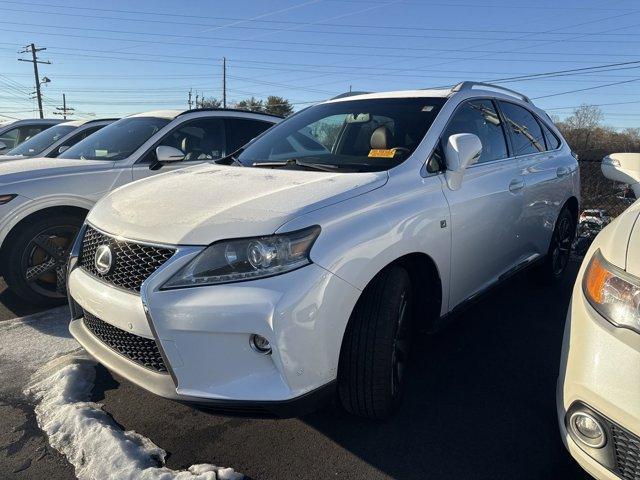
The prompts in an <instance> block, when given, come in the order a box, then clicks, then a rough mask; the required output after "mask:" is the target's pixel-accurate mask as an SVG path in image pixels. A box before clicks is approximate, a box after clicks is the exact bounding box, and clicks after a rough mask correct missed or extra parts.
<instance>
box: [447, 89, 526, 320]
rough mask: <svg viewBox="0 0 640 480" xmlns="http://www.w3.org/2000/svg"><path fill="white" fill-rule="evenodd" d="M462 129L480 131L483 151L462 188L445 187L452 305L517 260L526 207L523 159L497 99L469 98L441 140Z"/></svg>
mask: <svg viewBox="0 0 640 480" xmlns="http://www.w3.org/2000/svg"><path fill="white" fill-rule="evenodd" d="M457 133H473V134H475V135H477V136H478V138H480V141H481V142H482V154H481V156H480V159H479V161H478V163H476V164H475V165H472V166H470V167H469V168H468V169H467V170H466V171H465V173H464V177H463V180H462V186H461V187H460V189H458V190H451V189H449V188H448V187H446V186H445V187H444V191H445V197H446V199H447V201H448V202H449V208H450V210H451V276H450V279H451V286H450V299H449V301H450V307H451V308H453V307H455V306H456V305H458V304H460V303H461V302H463V301H464V300H466V299H468V298H470V297H472V296H473V295H475V294H477V293H479V292H480V291H482V290H484V289H485V288H486V287H488V286H489V285H491V284H492V283H494V282H495V281H497V280H498V279H499V278H500V276H501V275H503V274H505V273H507V272H509V271H510V270H512V269H513V268H515V267H516V266H517V265H518V263H519V262H520V259H521V256H522V239H521V238H520V227H521V221H522V217H523V208H524V202H523V195H522V193H523V190H524V178H523V175H522V172H521V168H520V165H519V163H518V160H517V159H515V158H513V157H512V156H511V154H510V152H509V147H508V144H507V137H506V131H505V129H504V125H503V123H502V120H501V118H500V116H499V115H498V111H497V109H496V106H495V104H494V103H493V101H492V100H489V99H478V100H469V101H467V102H465V103H463V104H462V105H460V106H459V107H458V109H457V110H456V112H455V113H454V114H453V116H452V117H451V120H450V122H449V124H448V126H447V128H446V129H445V131H444V134H443V136H442V139H441V145H442V146H443V147H444V145H446V142H447V140H448V138H449V136H451V135H454V134H457Z"/></svg>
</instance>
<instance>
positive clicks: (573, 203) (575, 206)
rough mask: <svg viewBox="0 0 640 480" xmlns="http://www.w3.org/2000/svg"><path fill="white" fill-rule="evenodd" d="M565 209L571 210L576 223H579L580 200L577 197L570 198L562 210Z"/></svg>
mask: <svg viewBox="0 0 640 480" xmlns="http://www.w3.org/2000/svg"><path fill="white" fill-rule="evenodd" d="M565 207H566V208H568V209H569V211H570V212H571V215H573V218H574V220H575V221H576V223H578V216H579V215H580V205H579V203H578V199H577V198H576V197H575V196H571V197H569V198H568V199H567V200H566V201H565V202H564V204H563V205H562V208H565Z"/></svg>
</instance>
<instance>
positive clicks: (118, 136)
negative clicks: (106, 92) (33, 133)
mask: <svg viewBox="0 0 640 480" xmlns="http://www.w3.org/2000/svg"><path fill="white" fill-rule="evenodd" d="M169 121H170V120H169V119H167V118H156V117H128V118H123V119H122V120H118V121H117V122H114V123H112V124H110V125H107V126H106V127H104V128H103V129H101V130H99V131H98V132H96V133H95V134H93V135H91V136H88V137H87V138H85V139H84V140H82V141H81V142H78V143H77V144H75V145H74V146H73V147H71V148H70V149H69V150H67V151H66V152H64V153H62V154H60V156H59V158H78V159H85V160H122V159H125V158H127V157H128V156H129V155H131V154H132V153H133V152H135V151H136V150H137V149H138V148H140V147H141V146H142V144H143V143H144V142H146V141H147V140H149V139H150V138H151V137H152V136H153V135H154V134H155V133H157V132H158V131H159V130H160V129H161V128H162V127H164V126H165V125H166V124H167V123H169Z"/></svg>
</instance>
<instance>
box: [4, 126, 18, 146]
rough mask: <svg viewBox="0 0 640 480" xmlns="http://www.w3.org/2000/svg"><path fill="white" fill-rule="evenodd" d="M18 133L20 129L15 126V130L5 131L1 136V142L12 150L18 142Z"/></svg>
mask: <svg viewBox="0 0 640 480" xmlns="http://www.w3.org/2000/svg"><path fill="white" fill-rule="evenodd" d="M18 133H19V130H18V129H17V128H14V129H13V130H9V131H8V132H4V133H3V134H2V136H0V142H2V143H4V144H5V145H6V146H7V150H11V149H12V148H14V147H15V146H16V145H17V144H18Z"/></svg>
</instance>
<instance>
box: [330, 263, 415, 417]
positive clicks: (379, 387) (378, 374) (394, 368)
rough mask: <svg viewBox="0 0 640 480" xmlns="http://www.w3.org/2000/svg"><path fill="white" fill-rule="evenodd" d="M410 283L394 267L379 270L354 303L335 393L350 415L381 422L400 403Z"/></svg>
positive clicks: (407, 329)
mask: <svg viewBox="0 0 640 480" xmlns="http://www.w3.org/2000/svg"><path fill="white" fill-rule="evenodd" d="M411 305H412V290H411V281H410V278H409V274H408V273H407V271H406V270H405V269H404V268H402V267H399V266H394V267H391V268H389V269H387V270H384V271H383V272H381V273H380V274H378V276H377V277H376V278H374V280H373V281H372V283H371V284H370V285H369V286H368V287H367V288H366V290H365V291H364V293H363V294H362V297H361V298H360V300H359V301H358V303H357V305H356V307H355V309H354V311H353V314H352V316H351V319H350V320H349V324H348V325H347V330H346V332H345V337H344V340H343V342H342V349H341V352H340V363H339V367H338V394H339V397H340V401H341V403H342V406H343V407H344V408H345V409H346V410H347V411H348V412H349V413H352V414H354V415H358V416H361V417H367V418H374V419H383V418H386V417H388V416H389V415H391V414H392V413H393V411H394V410H395V409H396V408H397V407H398V406H399V404H400V401H401V399H402V395H403V391H404V387H405V377H406V367H407V362H408V360H409V345H410V331H411V328H410V327H411Z"/></svg>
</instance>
